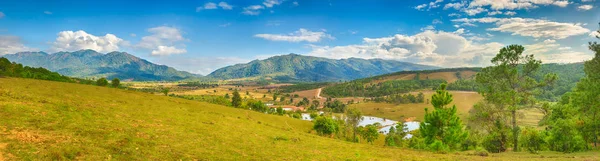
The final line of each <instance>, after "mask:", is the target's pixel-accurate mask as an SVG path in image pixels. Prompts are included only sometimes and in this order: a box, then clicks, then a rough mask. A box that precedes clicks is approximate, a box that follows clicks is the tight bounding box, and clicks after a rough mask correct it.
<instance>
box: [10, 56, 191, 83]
mask: <svg viewBox="0 0 600 161" xmlns="http://www.w3.org/2000/svg"><path fill="white" fill-rule="evenodd" d="M3 57H5V58H7V59H9V60H10V61H14V62H17V63H21V64H23V65H26V66H31V67H43V68H46V69H48V70H51V71H55V72H58V73H60V74H63V75H66V76H72V77H79V78H99V77H107V78H108V79H112V78H119V79H121V80H127V79H132V80H136V81H156V80H181V79H186V78H193V77H198V75H195V74H191V73H188V72H184V71H177V70H175V69H174V68H171V67H168V66H165V65H157V64H153V63H151V62H149V61H147V60H144V59H141V58H138V57H135V56H133V55H131V54H128V53H125V52H111V53H107V54H102V53H98V52H96V51H94V50H79V51H75V52H58V53H54V54H47V53H45V52H20V53H16V54H8V55H4V56H3Z"/></svg>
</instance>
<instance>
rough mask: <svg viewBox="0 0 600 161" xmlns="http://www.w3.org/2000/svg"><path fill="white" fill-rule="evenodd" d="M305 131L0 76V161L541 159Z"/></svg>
mask: <svg viewBox="0 0 600 161" xmlns="http://www.w3.org/2000/svg"><path fill="white" fill-rule="evenodd" d="M311 126H312V124H311V123H310V122H307V121H302V120H296V119H291V118H288V117H284V116H275V115H267V114H261V113H257V112H253V111H248V110H241V109H234V108H230V107H224V106H219V105H213V104H208V103H203V102H196V101H190V100H184V99H178V98H172V97H166V96H157V95H151V94H147V93H139V92H133V91H126V90H120V89H113V88H105V87H97V86H89V85H80V84H70V83H61V82H50V81H40V80H31V79H18V78H0V160H62V159H69V160H111V159H112V160H180V159H182V160H194V159H199V160H347V159H350V160H488V159H491V160H509V159H510V158H514V157H518V158H527V159H528V160H531V159H539V160H545V159H548V158H541V157H539V156H538V155H514V156H513V155H508V156H505V155H502V156H491V157H477V156H469V155H465V154H459V153H457V154H455V153H451V154H432V153H429V152H421V151H412V150H406V149H397V148H387V147H382V146H377V145H368V144H357V143H350V142H344V141H340V140H335V139H330V138H325V137H321V136H317V135H315V134H313V133H309V131H311ZM592 155H593V154H592ZM558 156H559V157H557V158H555V159H569V158H565V157H564V155H558ZM569 157H570V156H569ZM576 159H579V160H581V159H583V158H579V157H577V158H576ZM587 159H590V158H589V156H588V157H587ZM596 159H597V158H596Z"/></svg>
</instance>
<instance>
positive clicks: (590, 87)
mask: <svg viewBox="0 0 600 161" xmlns="http://www.w3.org/2000/svg"><path fill="white" fill-rule="evenodd" d="M598 33H599V35H600V30H599V31H598ZM589 49H590V50H591V51H593V52H594V54H595V57H594V58H593V59H592V60H588V61H586V62H585V63H584V71H585V75H586V76H585V77H584V78H583V79H581V80H580V81H579V83H577V86H576V87H575V90H574V91H573V93H572V97H571V103H573V105H575V106H576V107H578V111H579V114H580V115H581V118H580V119H581V120H580V121H581V122H583V129H582V133H583V135H584V138H585V139H586V140H587V141H590V142H592V143H594V147H597V146H598V141H599V140H598V135H600V44H598V43H596V42H590V45H589Z"/></svg>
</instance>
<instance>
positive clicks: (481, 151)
mask: <svg viewBox="0 0 600 161" xmlns="http://www.w3.org/2000/svg"><path fill="white" fill-rule="evenodd" d="M474 154H475V155H479V156H484V157H485V156H488V155H490V154H489V152H488V151H487V150H485V149H483V148H481V147H477V148H475V152H474Z"/></svg>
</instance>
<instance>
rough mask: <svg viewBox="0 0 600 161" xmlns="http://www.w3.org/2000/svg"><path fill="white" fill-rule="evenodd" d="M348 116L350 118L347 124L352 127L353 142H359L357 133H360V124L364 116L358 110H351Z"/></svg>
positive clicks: (347, 113) (347, 112)
mask: <svg viewBox="0 0 600 161" xmlns="http://www.w3.org/2000/svg"><path fill="white" fill-rule="evenodd" d="M336 101H337V100H336ZM346 116H347V117H348V118H347V120H346V123H347V124H348V125H349V126H350V127H352V140H354V141H355V142H358V139H357V137H356V133H357V132H358V129H357V128H358V123H360V121H362V119H363V114H362V112H360V110H358V109H357V108H351V109H348V110H347V111H346Z"/></svg>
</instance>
